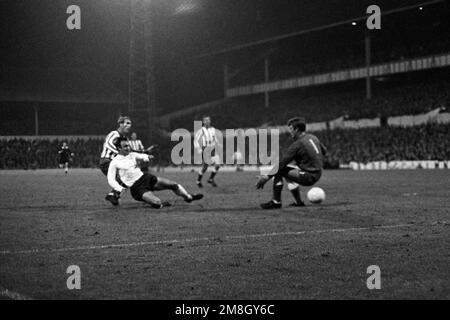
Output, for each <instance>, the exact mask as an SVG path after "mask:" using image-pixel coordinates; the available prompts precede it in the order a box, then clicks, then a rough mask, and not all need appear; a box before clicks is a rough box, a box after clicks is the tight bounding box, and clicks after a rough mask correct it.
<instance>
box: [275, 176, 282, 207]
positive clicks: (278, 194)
mask: <svg viewBox="0 0 450 320" xmlns="http://www.w3.org/2000/svg"><path fill="white" fill-rule="evenodd" d="M282 190H283V180H282V178H281V179H277V178H276V177H275V179H274V180H273V200H274V201H276V202H277V203H279V202H281V191H282Z"/></svg>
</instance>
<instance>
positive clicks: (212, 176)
mask: <svg viewBox="0 0 450 320" xmlns="http://www.w3.org/2000/svg"><path fill="white" fill-rule="evenodd" d="M216 174H217V172H216V171H213V172H211V175H210V176H209V179H210V180H213V179H214V177H215V176H216Z"/></svg>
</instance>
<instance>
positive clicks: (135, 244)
mask: <svg viewBox="0 0 450 320" xmlns="http://www.w3.org/2000/svg"><path fill="white" fill-rule="evenodd" d="M411 226H414V224H413V223H409V224H396V225H386V226H371V227H359V228H341V229H323V230H305V231H287V232H272V233H260V234H244V235H236V236H223V237H204V238H191V239H173V240H159V241H147V242H133V243H121V244H105V245H97V246H81V247H72V248H55V249H32V250H18V251H10V250H3V251H0V255H11V254H33V253H51V252H69V251H83V250H98V249H113V248H129V247H141V246H152V245H161V244H175V243H189V242H202V241H205V242H207V241H217V240H234V239H254V238H266V237H279V236H298V235H304V234H317V233H332V232H354V231H366V230H378V229H397V228H407V227H411Z"/></svg>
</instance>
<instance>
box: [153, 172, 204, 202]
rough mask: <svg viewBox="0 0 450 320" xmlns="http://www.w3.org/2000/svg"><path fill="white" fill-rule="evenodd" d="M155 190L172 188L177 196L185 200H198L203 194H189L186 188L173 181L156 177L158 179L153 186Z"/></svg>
mask: <svg viewBox="0 0 450 320" xmlns="http://www.w3.org/2000/svg"><path fill="white" fill-rule="evenodd" d="M154 189H155V190H158V191H159V190H172V191H173V193H175V194H176V195H177V196H180V197H182V198H183V199H184V201H186V202H192V201H194V200H200V199H202V198H203V194H201V193H198V194H190V193H189V192H187V191H186V189H185V188H184V187H183V186H182V185H181V184H178V183H176V182H175V181H171V180H169V179H165V178H160V177H158V181H157V182H156V184H155V186H154Z"/></svg>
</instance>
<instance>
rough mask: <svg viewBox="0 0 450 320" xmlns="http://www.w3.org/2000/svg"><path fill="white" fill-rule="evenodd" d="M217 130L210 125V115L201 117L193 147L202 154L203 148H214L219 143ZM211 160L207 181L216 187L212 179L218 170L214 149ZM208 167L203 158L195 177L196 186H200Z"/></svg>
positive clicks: (217, 158) (218, 161) (218, 164)
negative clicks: (201, 120) (200, 124)
mask: <svg viewBox="0 0 450 320" xmlns="http://www.w3.org/2000/svg"><path fill="white" fill-rule="evenodd" d="M217 137H218V132H216V129H215V128H214V127H212V126H211V118H210V117H207V116H205V117H203V126H202V128H201V129H200V130H198V131H197V132H196V133H195V137H194V147H195V149H196V151H197V152H198V153H201V154H202V155H203V151H204V150H205V148H214V147H215V146H216V145H217V144H219V143H220V142H219V140H218V138H217ZM211 155H212V157H211V161H212V163H213V165H214V169H213V171H212V172H211V175H210V176H209V179H208V181H207V182H208V183H209V184H211V185H212V186H213V187H217V184H216V182H215V181H214V178H215V176H216V174H217V172H218V171H219V168H220V159H219V156H218V155H215V153H214V150H213V152H212V154H211ZM207 169H208V163H206V161H205V159H203V165H202V167H201V168H200V170H199V172H198V177H197V181H196V183H197V186H198V187H199V188H202V187H203V185H202V178H203V175H204V174H205V172H206V170H207Z"/></svg>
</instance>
